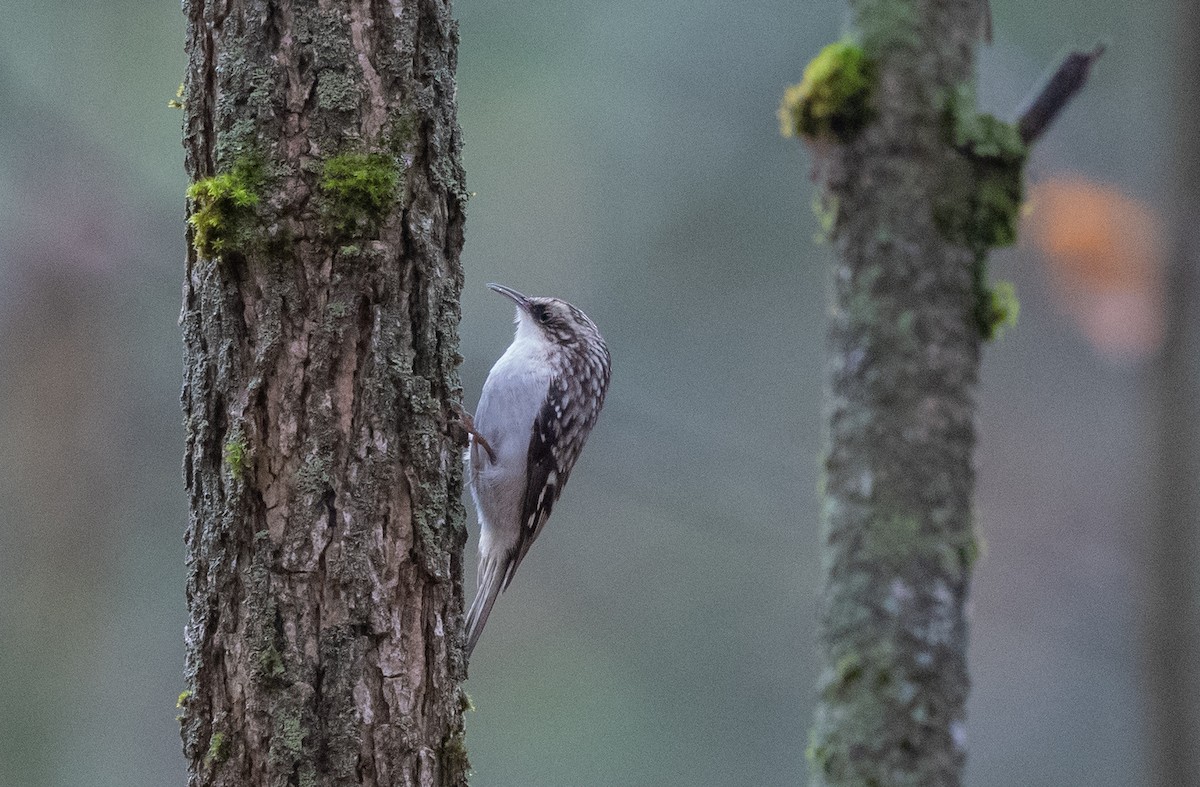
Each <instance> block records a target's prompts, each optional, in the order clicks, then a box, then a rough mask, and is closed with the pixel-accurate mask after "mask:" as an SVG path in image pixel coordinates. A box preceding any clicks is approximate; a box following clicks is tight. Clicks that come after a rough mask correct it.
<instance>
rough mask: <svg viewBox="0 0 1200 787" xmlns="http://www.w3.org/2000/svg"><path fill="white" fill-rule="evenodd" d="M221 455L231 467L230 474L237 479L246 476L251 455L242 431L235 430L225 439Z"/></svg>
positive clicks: (228, 466) (239, 479)
mask: <svg viewBox="0 0 1200 787" xmlns="http://www.w3.org/2000/svg"><path fill="white" fill-rule="evenodd" d="M221 456H222V458H223V459H224V460H225V466H226V467H227V468H229V474H230V475H231V476H233V478H234V480H235V481H241V480H242V479H243V478H245V475H246V463H247V459H248V458H249V457H248V454H247V450H246V438H245V437H244V436H243V435H242V433H241V432H240V431H234V433H233V434H231V435H230V436H229V438H228V439H227V440H226V441H225V446H224V448H223V449H222V451H221Z"/></svg>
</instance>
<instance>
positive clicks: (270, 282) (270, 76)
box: [180, 0, 467, 787]
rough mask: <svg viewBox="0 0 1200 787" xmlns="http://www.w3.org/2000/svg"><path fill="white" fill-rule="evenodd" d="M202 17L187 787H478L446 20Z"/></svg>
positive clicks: (196, 84) (245, 2)
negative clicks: (465, 563) (465, 605)
mask: <svg viewBox="0 0 1200 787" xmlns="http://www.w3.org/2000/svg"><path fill="white" fill-rule="evenodd" d="M184 10H185V13H186V15H187V18H188V33H187V53H188V70H187V75H186V80H185V83H184V90H183V93H182V99H183V103H184V107H185V114H186V117H185V125H184V145H185V149H186V167H187V171H188V174H189V176H190V177H191V179H192V180H193V181H194V182H197V183H199V184H200V186H201V187H203V188H200V187H197V190H194V191H193V192H190V195H191V199H190V200H189V215H190V216H191V217H192V221H193V222H194V224H193V225H192V226H191V229H190V231H189V241H190V243H189V249H188V255H187V271H186V278H185V282H184V302H183V312H182V316H181V323H182V326H183V335H184V344H185V349H184V363H185V382H184V389H183V409H184V415H185V421H186V429H187V453H186V457H185V461H184V470H185V475H186V482H187V488H188V494H189V500H190V509H191V518H190V522H189V525H188V531H187V537H186V542H187V560H188V581H187V599H188V607H189V613H190V618H189V622H188V626H187V631H186V639H187V665H186V691H185V692H184V694H183V695H182V696H181V698H180V706H181V709H182V717H181V723H182V736H183V741H184V751H185V754H186V757H187V759H188V763H189V769H190V781H189V783H190V784H191V785H193V787H199V786H200V785H230V786H232V785H240V786H243V787H245V786H249V785H252V786H255V787H257V786H259V785H341V784H356V785H401V784H404V785H460V784H465V783H466V776H465V774H466V767H467V763H466V759H465V753H464V750H463V739H462V734H463V724H462V703H463V699H462V695H461V690H460V688H459V681H460V680H461V679H462V678H463V677H464V673H465V669H464V663H463V658H462V652H461V646H460V642H459V635H458V631H459V629H460V626H461V615H462V583H461V580H462V548H463V543H464V541H465V529H464V524H463V512H462V510H461V504H460V492H461V485H462V477H461V469H460V461H459V458H460V455H461V440H460V439H459V436H458V435H457V434H456V430H455V429H454V428H453V425H454V423H455V422H456V421H455V417H454V411H453V409H452V406H451V402H452V401H453V400H457V399H458V398H459V394H460V390H459V383H458V373H457V366H458V363H459V361H460V358H459V356H458V338H457V326H458V322H459V291H460V288H461V282H462V273H461V269H460V265H459V252H460V250H461V247H462V239H463V236H462V229H463V212H462V209H463V201H464V192H463V173H462V167H461V164H460V155H459V154H460V135H459V130H458V126H457V123H456V118H455V99H454V90H455V83H454V70H455V60H456V45H457V28H456V24H455V22H454V21H453V19H452V18H451V16H450V8H449V3H448V2H445V1H444V0H390V2H386V3H385V2H379V1H376V2H370V1H369V0H320V2H304V1H303V0H185V3H184ZM338 156H342V157H343V158H342V159H340V162H341V163H340V168H339V167H338V166H337V165H335V164H334V163H333V162H336V161H338V159H337V157H338ZM213 176H226V177H227V178H228V179H227V180H224V181H223V180H220V179H216V180H207V179H209V178H212V177H213ZM231 183H232V184H233V185H231ZM393 185H394V188H392V186H393ZM239 189H240V190H241V191H238V190H239ZM247 195H249V196H247ZM205 211H208V213H207V214H206V213H205ZM206 222H207V224H206ZM205 233H207V239H206V237H205Z"/></svg>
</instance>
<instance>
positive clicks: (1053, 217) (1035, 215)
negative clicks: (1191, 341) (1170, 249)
mask: <svg viewBox="0 0 1200 787" xmlns="http://www.w3.org/2000/svg"><path fill="white" fill-rule="evenodd" d="M1026 226H1027V229H1028V230H1030V235H1031V237H1032V238H1033V240H1034V242H1035V243H1036V244H1037V246H1038V248H1039V249H1040V250H1041V251H1042V253H1043V254H1044V255H1045V259H1046V262H1047V268H1048V270H1049V273H1050V278H1051V280H1052V281H1053V283H1054V285H1055V291H1056V292H1057V294H1058V296H1059V298H1060V300H1061V301H1062V303H1063V306H1064V308H1065V309H1066V311H1067V312H1068V313H1069V314H1070V315H1071V316H1072V318H1074V320H1075V322H1076V323H1077V324H1078V325H1079V327H1080V329H1081V330H1082V331H1083V333H1084V335H1086V336H1087V338H1088V339H1089V341H1091V343H1092V344H1093V345H1094V346H1095V347H1096V349H1097V350H1099V351H1100V352H1102V353H1104V354H1105V355H1109V356H1112V357H1115V358H1119V359H1131V358H1136V357H1140V356H1142V355H1145V354H1147V353H1149V352H1151V351H1152V350H1154V348H1155V347H1157V346H1158V343H1159V341H1160V340H1161V338H1162V278H1163V263H1164V255H1165V246H1166V241H1165V232H1164V228H1163V223H1162V221H1160V220H1159V218H1158V217H1157V216H1156V215H1155V214H1154V212H1153V211H1151V210H1150V208H1149V207H1148V206H1146V205H1145V204H1144V203H1142V202H1140V201H1138V200H1136V199H1133V198H1132V197H1128V196H1126V195H1124V194H1122V193H1121V192H1119V191H1118V190H1117V189H1116V188H1114V187H1112V186H1107V185H1103V184H1100V183H1093V182H1090V181H1087V180H1084V179H1082V178H1079V177H1072V176H1064V177H1056V178H1052V179H1050V180H1048V181H1045V182H1043V183H1040V184H1038V185H1037V186H1035V187H1034V188H1033V190H1032V193H1031V196H1030V200H1029V211H1028V217H1027V222H1026Z"/></svg>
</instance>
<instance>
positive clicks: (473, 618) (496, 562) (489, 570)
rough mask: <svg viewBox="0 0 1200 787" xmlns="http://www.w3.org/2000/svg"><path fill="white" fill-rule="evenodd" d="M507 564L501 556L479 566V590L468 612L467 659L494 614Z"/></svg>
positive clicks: (489, 559)
mask: <svg viewBox="0 0 1200 787" xmlns="http://www.w3.org/2000/svg"><path fill="white" fill-rule="evenodd" d="M506 562H507V561H505V560H501V559H499V556H492V557H489V558H488V559H486V560H484V561H482V563H481V565H480V566H479V590H478V591H477V592H476V594H475V600H474V601H472V602H471V609H470V610H469V611H468V612H467V625H466V629H467V658H470V657H471V651H473V650H475V643H476V642H478V641H479V635H480V634H482V633H483V626H484V624H485V623H487V619H488V615H490V614H492V606H493V605H494V604H495V603H496V598H497V597H498V596H499V595H500V590H501V588H502V587H503V585H504V576H505V574H506V572H505V563H506Z"/></svg>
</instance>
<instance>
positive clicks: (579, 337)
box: [488, 284, 603, 348]
mask: <svg viewBox="0 0 1200 787" xmlns="http://www.w3.org/2000/svg"><path fill="white" fill-rule="evenodd" d="M488 289H490V290H494V291H495V292H498V293H500V294H501V295H503V296H505V297H507V298H509V299H511V300H512V302H513V303H515V304H516V305H517V318H516V324H517V338H519V339H522V338H523V339H532V340H535V341H541V342H546V343H552V344H557V345H561V346H563V347H568V348H571V347H577V346H579V345H580V343H595V342H601V343H602V342H603V339H601V337H600V331H599V330H598V329H597V328H596V324H595V323H594V322H592V321H591V319H590V318H588V316H587V315H586V314H584V313H583V312H581V311H580V310H579V309H577V308H575V307H574V306H572V305H571V304H569V303H567V302H566V301H564V300H562V299H561V298H543V297H531V296H525V295H522V294H521V293H519V292H517V291H516V290H514V289H513V288H512V287H505V286H504V285H503V284H489V285H488Z"/></svg>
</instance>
